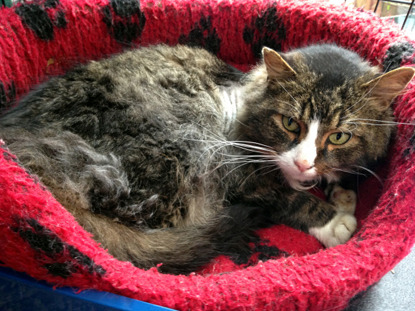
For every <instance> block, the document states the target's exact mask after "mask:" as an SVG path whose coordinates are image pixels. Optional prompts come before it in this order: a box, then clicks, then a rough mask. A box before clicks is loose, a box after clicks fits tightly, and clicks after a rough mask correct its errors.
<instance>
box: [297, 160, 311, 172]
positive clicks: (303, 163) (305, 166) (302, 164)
mask: <svg viewBox="0 0 415 311" xmlns="http://www.w3.org/2000/svg"><path fill="white" fill-rule="evenodd" d="M294 164H295V166H297V167H298V169H299V170H300V172H301V173H304V172H305V171H308V170H309V169H311V168H313V166H314V165H313V164H311V163H310V162H308V161H307V160H295V161H294Z"/></svg>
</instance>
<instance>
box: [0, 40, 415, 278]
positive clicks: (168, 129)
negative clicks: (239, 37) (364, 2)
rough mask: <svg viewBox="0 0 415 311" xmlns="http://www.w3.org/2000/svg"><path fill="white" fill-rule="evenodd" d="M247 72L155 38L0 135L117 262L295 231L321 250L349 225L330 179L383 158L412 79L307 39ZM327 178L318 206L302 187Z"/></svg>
mask: <svg viewBox="0 0 415 311" xmlns="http://www.w3.org/2000/svg"><path fill="white" fill-rule="evenodd" d="M262 52H263V60H262V61H261V62H260V63H259V64H258V65H257V67H255V68H253V70H251V71H250V72H249V73H247V74H244V73H241V72H239V71H238V70H236V69H234V68H233V67H231V66H229V65H227V64H226V63H224V62H223V61H221V60H219V59H218V58H216V57H215V56H213V55H211V54H210V53H208V52H207V51H205V50H203V49H199V48H190V47H186V46H176V47H168V46H165V45H158V46H152V47H146V48H140V49H136V50H131V51H127V52H124V53H122V54H119V55H116V56H113V57H111V58H109V59H105V60H101V61H93V62H90V63H89V64H87V65H83V66H80V67H78V68H76V69H74V70H72V71H70V72H69V73H67V74H65V75H64V76H60V77H55V78H52V79H51V80H50V81H48V82H47V83H45V84H43V85H41V86H40V87H38V88H37V89H36V90H34V91H32V92H31V93H30V94H29V95H27V96H26V97H25V98H23V99H22V100H21V101H20V103H19V105H18V106H17V108H15V109H12V110H11V111H9V112H7V113H6V114H4V115H3V116H2V118H1V119H0V138H2V139H3V140H4V141H5V142H6V144H7V146H8V148H9V149H10V150H11V151H12V152H13V153H15V154H16V155H17V156H18V158H19V161H20V162H21V163H22V165H24V166H25V167H26V168H27V169H28V170H30V171H31V172H32V173H33V174H36V175H37V176H38V177H39V179H40V180H41V181H42V183H43V184H45V185H46V186H47V188H48V189H49V190H50V191H51V192H52V193H53V195H54V196H55V197H56V199H57V200H58V201H59V202H60V203H62V205H63V206H64V207H65V208H66V209H67V210H68V211H69V212H70V213H72V214H73V215H74V217H75V218H76V220H77V221H78V222H79V223H80V224H81V225H82V226H83V227H84V228H85V229H86V230H87V231H89V232H91V233H92V234H93V237H94V238H95V239H96V240H97V241H99V242H100V243H101V244H102V246H103V247H104V248H106V249H108V251H109V253H111V254H112V255H113V256H115V257H116V258H118V259H120V260H126V261H131V262H132V263H133V264H134V265H136V266H138V267H141V268H149V267H153V266H156V265H159V264H160V263H161V265H159V270H160V271H162V272H167V273H189V272H191V271H194V270H196V269H198V268H199V267H200V266H202V265H203V264H205V263H208V262H209V261H210V260H211V259H212V258H213V257H215V256H217V255H218V254H231V253H232V254H235V253H238V252H241V253H243V252H247V251H248V250H247V242H249V241H250V237H251V236H252V235H253V230H255V229H257V228H259V227H261V226H267V225H270V224H274V223H275V224H287V225H289V226H292V227H294V228H298V229H300V230H303V231H305V232H309V233H310V234H312V235H314V236H315V237H316V238H317V239H318V240H320V241H321V242H322V243H323V244H324V245H325V246H327V247H331V246H335V245H338V244H341V243H344V242H346V241H347V240H348V239H349V238H350V237H351V235H352V234H353V232H354V231H355V229H356V219H355V217H354V216H353V213H354V204H355V194H354V192H353V191H347V190H344V189H343V188H340V187H339V186H338V185H337V183H339V182H340V181H341V179H342V176H344V175H345V174H349V173H353V172H358V171H359V170H365V169H367V168H368V167H371V165H373V164H375V163H376V162H377V161H379V159H381V158H383V157H384V156H385V155H386V151H387V147H388V143H389V141H390V138H391V135H392V134H393V127H392V126H373V125H378V124H380V125H384V124H387V125H388V124H391V123H392V121H393V115H392V110H391V108H390V104H391V102H392V100H393V99H394V98H395V97H396V96H397V95H398V94H400V93H401V92H402V91H403V89H404V88H405V86H406V85H407V83H408V82H409V81H410V80H411V78H412V77H413V75H414V70H413V69H411V68H399V69H396V70H393V71H391V72H388V73H386V74H381V73H380V70H379V69H378V68H377V67H373V66H371V65H369V64H368V63H367V62H365V61H363V60H362V59H361V58H360V57H359V56H358V55H357V54H355V53H353V52H351V51H348V50H346V49H343V48H340V47H337V46H335V45H329V44H323V45H314V46H309V47H305V48H301V49H296V50H292V51H291V52H288V53H284V54H282V53H281V54H278V53H277V52H275V51H273V50H271V49H268V48H264V49H263V51H262ZM322 180H326V181H328V183H329V184H331V185H334V186H332V187H331V188H332V189H334V190H333V191H332V192H331V193H330V195H329V200H328V201H327V202H326V201H323V200H321V199H319V198H317V197H315V196H313V195H312V194H310V193H309V192H308V191H306V190H307V189H309V188H311V187H313V186H315V185H316V184H317V183H319V182H320V181H322Z"/></svg>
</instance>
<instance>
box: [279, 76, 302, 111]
mask: <svg viewBox="0 0 415 311" xmlns="http://www.w3.org/2000/svg"><path fill="white" fill-rule="evenodd" d="M277 83H278V84H279V86H280V87H282V89H283V90H284V91H285V92H286V93H287V94H288V95H289V96H290V97H291V98H292V100H293V101H294V102H295V103H296V104H297V105H298V107H296V106H294V105H293V104H292V103H290V102H286V104H288V105H290V106H291V107H292V108H293V109H294V110H295V111H296V112H297V113H298V114H301V111H300V109H299V107H301V104H300V103H299V102H298V101H297V100H296V99H295V98H294V96H292V95H291V93H290V92H288V90H287V89H286V88H285V87H284V85H282V83H281V82H280V81H277Z"/></svg>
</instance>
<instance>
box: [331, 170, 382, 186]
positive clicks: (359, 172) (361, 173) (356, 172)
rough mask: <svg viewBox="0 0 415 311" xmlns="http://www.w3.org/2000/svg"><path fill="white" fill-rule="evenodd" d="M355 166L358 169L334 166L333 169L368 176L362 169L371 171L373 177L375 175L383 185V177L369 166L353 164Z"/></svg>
mask: <svg viewBox="0 0 415 311" xmlns="http://www.w3.org/2000/svg"><path fill="white" fill-rule="evenodd" d="M353 167H355V168H356V169H357V170H355V169H341V168H335V167H333V168H332V170H333V171H339V172H343V173H348V174H353V175H360V176H367V174H365V173H363V172H361V171H360V170H363V171H365V172H367V173H369V174H370V175H372V176H373V177H375V178H376V179H377V180H378V181H379V183H380V184H382V185H383V181H382V179H381V178H380V177H379V175H378V174H376V173H375V172H374V171H372V170H370V169H368V168H367V167H364V166H361V165H353Z"/></svg>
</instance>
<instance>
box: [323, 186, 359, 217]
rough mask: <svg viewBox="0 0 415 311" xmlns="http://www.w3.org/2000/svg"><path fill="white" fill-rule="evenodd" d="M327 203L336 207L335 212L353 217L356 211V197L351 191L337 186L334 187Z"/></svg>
mask: <svg viewBox="0 0 415 311" xmlns="http://www.w3.org/2000/svg"><path fill="white" fill-rule="evenodd" d="M328 201H329V202H331V203H333V204H334V205H335V206H336V210H337V211H339V212H344V213H348V214H352V215H353V214H354V212H355V210H356V202H357V196H356V192H354V191H353V190H346V189H343V188H342V187H340V186H339V185H334V187H333V189H332V190H331V192H330V195H329V198H328Z"/></svg>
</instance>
